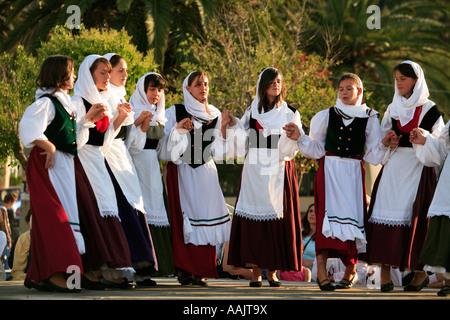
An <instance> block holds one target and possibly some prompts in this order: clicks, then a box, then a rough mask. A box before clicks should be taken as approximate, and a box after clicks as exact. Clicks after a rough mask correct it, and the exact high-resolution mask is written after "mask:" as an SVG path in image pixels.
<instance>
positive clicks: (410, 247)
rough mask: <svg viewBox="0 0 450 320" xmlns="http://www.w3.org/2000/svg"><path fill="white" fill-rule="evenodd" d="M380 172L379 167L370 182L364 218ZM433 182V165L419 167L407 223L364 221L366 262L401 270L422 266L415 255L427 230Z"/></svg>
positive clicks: (370, 211)
mask: <svg viewBox="0 0 450 320" xmlns="http://www.w3.org/2000/svg"><path fill="white" fill-rule="evenodd" d="M382 175H383V169H381V171H380V173H379V174H378V177H377V179H376V180H375V183H374V187H373V191H372V197H371V202H370V207H369V213H368V218H370V216H371V214H372V211H373V205H374V204H375V201H377V199H376V196H377V190H378V185H379V183H380V179H381V177H382ZM436 185H437V181H436V172H435V170H434V168H430V167H423V170H422V175H421V178H420V182H419V187H418V190H417V195H416V199H415V201H414V205H413V212H412V218H411V226H409V227H408V226H387V225H383V224H376V223H366V230H367V241H368V245H367V262H369V263H370V264H387V265H390V266H396V267H398V268H399V269H400V270H401V271H404V270H406V269H409V270H422V269H423V265H422V264H420V263H419V256H420V252H421V251H422V247H423V244H424V242H425V238H426V235H427V231H428V219H427V213H428V207H429V206H430V204H431V200H432V199H433V194H434V190H435V188H436Z"/></svg>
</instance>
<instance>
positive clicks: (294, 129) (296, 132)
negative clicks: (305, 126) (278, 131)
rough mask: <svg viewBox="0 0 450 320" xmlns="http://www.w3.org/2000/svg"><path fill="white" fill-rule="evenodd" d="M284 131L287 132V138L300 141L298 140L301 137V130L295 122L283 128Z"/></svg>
mask: <svg viewBox="0 0 450 320" xmlns="http://www.w3.org/2000/svg"><path fill="white" fill-rule="evenodd" d="M283 130H284V131H286V136H287V137H288V138H290V139H292V140H298V138H300V136H301V134H300V129H299V128H298V126H297V125H296V124H295V123H293V122H290V123H288V124H287V125H285V126H284V127H283Z"/></svg>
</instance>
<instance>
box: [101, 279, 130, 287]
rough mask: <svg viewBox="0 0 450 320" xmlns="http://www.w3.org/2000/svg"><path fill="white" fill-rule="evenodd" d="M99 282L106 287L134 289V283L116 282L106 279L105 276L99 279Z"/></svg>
mask: <svg viewBox="0 0 450 320" xmlns="http://www.w3.org/2000/svg"><path fill="white" fill-rule="evenodd" d="M101 282H102V283H103V285H104V286H105V288H107V289H134V285H132V284H131V283H129V282H128V281H123V282H119V283H117V282H113V281H109V280H106V279H105V278H103V279H102V280H101Z"/></svg>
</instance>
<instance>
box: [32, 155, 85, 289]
mask: <svg viewBox="0 0 450 320" xmlns="http://www.w3.org/2000/svg"><path fill="white" fill-rule="evenodd" d="M43 151H44V150H42V149H41V148H39V147H36V146H35V147H33V149H32V150H31V153H30V157H29V158H28V164H27V168H26V177H27V181H28V188H29V191H30V208H31V216H32V220H33V221H32V228H31V257H32V259H31V265H30V268H29V269H28V272H27V278H28V279H31V280H33V281H34V282H35V283H38V282H39V281H43V280H46V279H48V278H49V277H50V276H52V275H53V274H55V273H57V272H62V273H67V270H68V267H70V266H78V267H79V268H80V272H81V273H82V272H83V266H82V262H81V257H80V253H79V251H78V247H77V244H76V242H75V237H74V236H73V231H72V228H71V227H70V224H69V219H68V218H67V214H66V211H65V210H64V208H63V206H62V204H61V201H60V200H59V197H58V195H57V194H56V191H55V189H54V187H53V185H52V183H51V181H50V178H49V175H48V171H47V169H45V159H46V157H45V155H41V153H42V152H43ZM73 196H74V197H75V195H73Z"/></svg>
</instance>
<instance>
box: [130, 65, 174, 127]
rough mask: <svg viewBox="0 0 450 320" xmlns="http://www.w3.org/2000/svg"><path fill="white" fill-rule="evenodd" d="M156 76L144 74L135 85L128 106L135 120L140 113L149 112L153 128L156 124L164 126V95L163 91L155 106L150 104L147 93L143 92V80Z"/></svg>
mask: <svg viewBox="0 0 450 320" xmlns="http://www.w3.org/2000/svg"><path fill="white" fill-rule="evenodd" d="M151 74H157V75H159V74H158V73H156V72H147V73H146V74H144V75H143V76H142V77H141V78H140V79H139V80H138V82H137V84H136V91H134V93H133V94H132V95H131V98H130V104H131V106H132V108H133V110H134V112H135V115H134V117H135V118H137V117H139V115H140V114H141V113H142V111H150V112H151V113H152V114H153V118H152V121H151V123H150V125H151V126H154V125H155V123H156V122H159V123H160V124H162V125H164V124H165V123H166V122H167V118H166V112H165V111H166V98H165V95H164V91H163V93H162V95H161V98H160V99H159V100H158V102H157V103H156V105H154V104H150V102H149V101H148V99H147V93H146V92H145V88H144V84H145V78H146V77H147V76H148V75H151Z"/></svg>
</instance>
